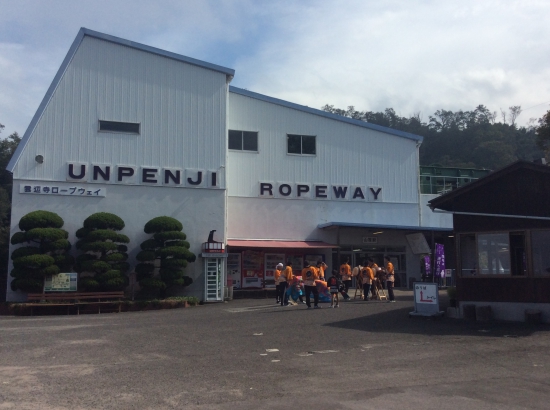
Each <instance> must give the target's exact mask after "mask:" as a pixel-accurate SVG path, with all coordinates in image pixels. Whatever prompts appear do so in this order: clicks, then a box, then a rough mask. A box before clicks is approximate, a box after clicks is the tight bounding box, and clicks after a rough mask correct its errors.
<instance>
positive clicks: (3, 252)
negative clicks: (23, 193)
mask: <svg viewBox="0 0 550 410" xmlns="http://www.w3.org/2000/svg"><path fill="white" fill-rule="evenodd" d="M4 128H5V127H4V125H3V124H0V133H1V132H2V131H3V130H4ZM20 142H21V138H20V137H19V134H17V132H14V133H13V134H10V135H8V136H7V137H6V138H3V139H0V301H3V300H4V299H5V297H6V284H7V276H8V262H9V241H10V223H11V191H12V184H13V182H12V179H13V178H12V174H11V173H10V172H8V171H6V167H7V165H8V163H9V161H10V159H11V157H12V156H13V153H14V152H15V150H16V148H17V146H18V145H19V143H20Z"/></svg>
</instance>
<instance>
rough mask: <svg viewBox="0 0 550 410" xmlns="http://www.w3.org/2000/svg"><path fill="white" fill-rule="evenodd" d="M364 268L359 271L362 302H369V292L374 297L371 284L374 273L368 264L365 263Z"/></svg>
mask: <svg viewBox="0 0 550 410" xmlns="http://www.w3.org/2000/svg"><path fill="white" fill-rule="evenodd" d="M364 265H365V266H363V269H362V270H361V280H362V282H363V300H364V301H365V302H366V301H368V300H369V290H370V291H371V293H372V294H373V295H374V290H373V289H372V282H373V279H374V272H373V270H372V269H371V268H370V266H369V265H368V262H367V261H365V263H364Z"/></svg>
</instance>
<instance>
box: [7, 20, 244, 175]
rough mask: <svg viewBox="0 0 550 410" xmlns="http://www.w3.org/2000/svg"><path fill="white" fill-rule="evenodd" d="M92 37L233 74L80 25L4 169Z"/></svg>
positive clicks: (10, 165)
mask: <svg viewBox="0 0 550 410" xmlns="http://www.w3.org/2000/svg"><path fill="white" fill-rule="evenodd" d="M86 36H88V37H93V38H97V39H100V40H104V41H109V42H111V43H115V44H120V45H122V46H125V47H130V48H134V49H136V50H141V51H145V52H147V53H152V54H156V55H159V56H162V57H167V58H171V59H173V60H177V61H181V62H184V63H187V64H191V65H195V66H197V67H201V68H206V69H208V70H213V71H218V72H220V73H223V74H225V75H227V76H228V77H233V76H234V75H235V70H233V69H231V68H227V67H222V66H219V65H216V64H211V63H207V62H205V61H201V60H197V59H195V58H191V57H186V56H184V55H181V54H176V53H172V52H170V51H166V50H161V49H160V48H156V47H151V46H147V45H145V44H141V43H136V42H134V41H130V40H125V39H123V38H120V37H115V36H111V35H109V34H104V33H100V32H98V31H93V30H90V29H87V28H84V27H82V28H81V29H80V31H79V32H78V34H77V36H76V38H75V39H74V41H73V44H72V45H71V48H69V51H68V52H67V55H66V56H65V59H64V60H63V63H62V64H61V67H59V70H57V74H56V75H55V77H54V79H53V81H52V83H51V85H50V87H49V88H48V91H47V92H46V95H45V96H44V98H43V99H42V102H41V103H40V106H39V107H38V110H37V111H36V113H35V114H34V116H33V118H32V120H31V123H30V124H29V127H28V128H27V131H26V132H25V135H23V138H22V139H21V142H20V143H19V146H18V147H17V149H16V151H15V153H14V154H13V156H12V157H11V160H10V162H9V163H8V166H7V167H6V169H7V170H8V171H9V172H13V169H14V168H15V164H17V161H18V160H19V157H20V156H21V153H22V152H23V150H24V149H25V146H26V145H27V143H28V141H29V138H30V136H31V135H32V133H33V131H34V128H35V127H36V124H37V123H38V120H39V119H40V117H41V116H42V113H43V112H44V110H45V109H46V106H47V105H48V102H49V101H50V98H51V97H52V95H53V93H54V92H55V90H56V89H57V86H58V85H59V82H60V81H61V79H62V77H63V74H64V73H65V70H66V69H67V67H68V66H69V63H70V62H71V60H72V59H73V57H74V55H75V54H76V51H77V50H78V48H79V47H80V44H81V43H82V40H83V39H84V37H86Z"/></svg>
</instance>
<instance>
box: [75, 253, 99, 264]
mask: <svg viewBox="0 0 550 410" xmlns="http://www.w3.org/2000/svg"><path fill="white" fill-rule="evenodd" d="M95 259H96V258H95V256H94V255H90V254H89V253H83V254H82V255H78V256H77V257H76V263H77V264H82V263H84V262H86V261H92V260H95Z"/></svg>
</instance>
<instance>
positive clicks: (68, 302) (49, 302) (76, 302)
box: [27, 291, 124, 316]
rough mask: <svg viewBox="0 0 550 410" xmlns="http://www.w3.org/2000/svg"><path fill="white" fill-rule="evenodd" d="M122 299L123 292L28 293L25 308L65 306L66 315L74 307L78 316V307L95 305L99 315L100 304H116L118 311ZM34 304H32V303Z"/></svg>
mask: <svg viewBox="0 0 550 410" xmlns="http://www.w3.org/2000/svg"><path fill="white" fill-rule="evenodd" d="M122 299H124V292H123V291H117V292H74V293H73V292H63V293H29V294H27V302H31V303H27V306H30V307H31V316H32V314H33V308H34V307H36V306H38V307H45V306H67V314H69V312H70V307H71V306H76V309H77V314H78V315H79V314H80V307H81V306H83V305H97V306H98V313H101V305H102V304H113V303H116V302H118V311H119V312H120V309H121V303H120V302H121V300H122ZM33 302H34V303H33Z"/></svg>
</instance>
